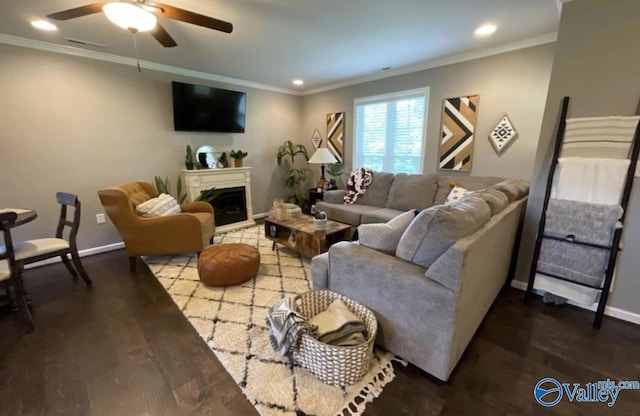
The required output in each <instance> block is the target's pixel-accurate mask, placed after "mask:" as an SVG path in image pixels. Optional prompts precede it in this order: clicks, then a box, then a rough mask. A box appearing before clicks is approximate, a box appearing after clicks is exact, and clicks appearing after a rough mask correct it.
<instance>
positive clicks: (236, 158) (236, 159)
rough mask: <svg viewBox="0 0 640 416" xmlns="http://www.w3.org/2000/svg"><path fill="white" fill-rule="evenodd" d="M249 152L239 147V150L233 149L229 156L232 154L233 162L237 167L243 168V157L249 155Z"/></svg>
mask: <svg viewBox="0 0 640 416" xmlns="http://www.w3.org/2000/svg"><path fill="white" fill-rule="evenodd" d="M248 154H249V153H247V152H243V151H242V150H240V149H238V150H237V151H235V150H233V149H231V152H229V156H231V158H232V159H233V163H234V165H235V167H237V168H241V167H242V159H244V158H245V157H247V155H248Z"/></svg>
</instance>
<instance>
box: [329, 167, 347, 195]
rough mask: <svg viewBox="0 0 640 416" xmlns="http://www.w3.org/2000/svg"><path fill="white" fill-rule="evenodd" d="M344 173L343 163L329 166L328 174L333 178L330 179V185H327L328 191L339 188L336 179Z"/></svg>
mask: <svg viewBox="0 0 640 416" xmlns="http://www.w3.org/2000/svg"><path fill="white" fill-rule="evenodd" d="M343 173H344V172H343V171H342V164H340V163H334V164H333V165H331V166H329V168H328V169H327V174H328V175H329V176H331V179H329V185H328V186H327V190H328V191H330V190H332V189H338V184H337V183H336V180H337V178H338V177H340V176H342V174H343Z"/></svg>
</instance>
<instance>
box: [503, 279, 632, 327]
mask: <svg viewBox="0 0 640 416" xmlns="http://www.w3.org/2000/svg"><path fill="white" fill-rule="evenodd" d="M511 287H513V288H515V289H519V290H522V291H526V290H527V284H526V283H525V282H521V281H519V280H512V281H511ZM534 293H535V294H536V295H540V296H542V293H543V292H542V291H540V290H536V289H534ZM567 303H568V304H569V305H571V306H576V307H578V308H581V309H586V310H588V311H592V312H595V311H596V309H598V304H597V303H594V304H593V305H582V304H580V303H576V302H573V301H569V302H567ZM604 314H605V315H607V316H610V317H612V318H617V319H620V320H623V321H627V322H631V323H634V324H636V325H640V314H638V313H634V312H629V311H625V310H624V309H620V308H614V307H612V306H607V307H605V308H604Z"/></svg>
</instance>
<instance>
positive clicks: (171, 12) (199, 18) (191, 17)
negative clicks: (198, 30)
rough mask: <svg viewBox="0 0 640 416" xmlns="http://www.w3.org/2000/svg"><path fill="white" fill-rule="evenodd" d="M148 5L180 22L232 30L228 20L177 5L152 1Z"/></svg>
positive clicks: (227, 31) (223, 30)
mask: <svg viewBox="0 0 640 416" xmlns="http://www.w3.org/2000/svg"><path fill="white" fill-rule="evenodd" d="M150 6H152V7H159V8H161V9H162V10H159V11H158V12H159V13H162V16H165V17H168V18H170V19H174V20H180V21H181V22H186V23H191V24H193V25H198V26H202V27H206V28H209V29H213V30H219V31H220V32H225V33H231V32H232V31H233V25H232V24H231V23H229V22H225V21H224V20H219V19H215V18H213V17H209V16H204V15H202V14H198V13H194V12H190V11H188V10H184V9H179V8H177V7H173V6H169V5H168V4H162V3H152V4H150Z"/></svg>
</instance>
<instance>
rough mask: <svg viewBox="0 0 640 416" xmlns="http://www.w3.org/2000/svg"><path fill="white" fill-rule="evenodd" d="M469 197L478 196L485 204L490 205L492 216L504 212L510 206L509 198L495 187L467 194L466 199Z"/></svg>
mask: <svg viewBox="0 0 640 416" xmlns="http://www.w3.org/2000/svg"><path fill="white" fill-rule="evenodd" d="M468 196H477V197H480V198H482V199H483V200H484V202H486V203H487V205H489V209H491V216H494V215H496V214H498V213H499V212H502V210H503V209H505V208H506V207H507V205H509V197H507V195H505V194H504V192H501V191H499V190H497V189H495V188H493V187H489V188H486V189H481V190H479V191H473V192H470V193H468V194H466V195H465V196H464V197H465V198H466V197H468Z"/></svg>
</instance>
